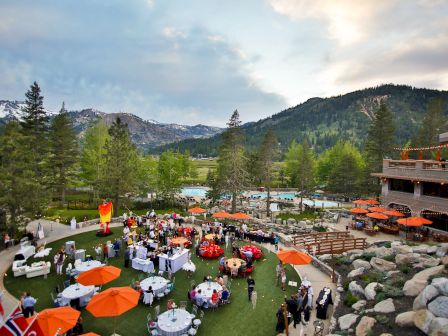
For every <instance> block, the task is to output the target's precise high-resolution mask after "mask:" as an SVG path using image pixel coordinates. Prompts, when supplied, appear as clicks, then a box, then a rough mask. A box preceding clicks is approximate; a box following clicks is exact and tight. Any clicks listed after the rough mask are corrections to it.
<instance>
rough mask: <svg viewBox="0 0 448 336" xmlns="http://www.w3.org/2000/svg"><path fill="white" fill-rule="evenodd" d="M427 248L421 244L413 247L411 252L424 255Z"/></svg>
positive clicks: (427, 246)
mask: <svg viewBox="0 0 448 336" xmlns="http://www.w3.org/2000/svg"><path fill="white" fill-rule="evenodd" d="M428 248H429V245H426V244H421V245H417V246H413V247H412V252H414V253H423V254H426V253H428Z"/></svg>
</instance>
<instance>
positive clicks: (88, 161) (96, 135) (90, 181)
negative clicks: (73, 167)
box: [80, 120, 110, 198]
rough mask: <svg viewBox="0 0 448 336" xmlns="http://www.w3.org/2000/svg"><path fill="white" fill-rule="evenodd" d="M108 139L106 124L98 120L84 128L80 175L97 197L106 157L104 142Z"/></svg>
mask: <svg viewBox="0 0 448 336" xmlns="http://www.w3.org/2000/svg"><path fill="white" fill-rule="evenodd" d="M109 139H110V135H109V131H108V128H107V125H106V124H105V123H104V121H102V120H100V121H98V122H97V123H95V124H93V125H92V126H91V127H89V128H88V129H87V130H86V133H85V135H84V142H83V149H82V153H81V162H80V163H81V177H82V178H83V179H84V181H85V183H87V185H88V186H91V187H92V189H93V192H94V197H95V198H98V192H99V189H100V185H101V179H102V173H103V167H104V165H105V159H106V148H105V145H106V142H107V141H108V140H109Z"/></svg>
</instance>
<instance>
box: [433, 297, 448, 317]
mask: <svg viewBox="0 0 448 336" xmlns="http://www.w3.org/2000/svg"><path fill="white" fill-rule="evenodd" d="M428 309H429V311H430V312H431V313H433V314H434V315H435V316H437V317H445V318H448V296H439V297H438V298H436V299H435V300H434V301H432V302H430V303H429V305H428Z"/></svg>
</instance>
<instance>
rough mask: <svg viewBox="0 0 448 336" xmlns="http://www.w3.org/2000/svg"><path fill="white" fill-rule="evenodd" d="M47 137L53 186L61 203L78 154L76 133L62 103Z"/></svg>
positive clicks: (63, 200) (63, 201) (72, 174)
mask: <svg viewBox="0 0 448 336" xmlns="http://www.w3.org/2000/svg"><path fill="white" fill-rule="evenodd" d="M49 139H50V152H51V156H50V157H51V169H52V171H53V178H52V181H53V186H54V187H55V189H56V190H57V191H58V194H59V196H60V201H61V203H62V204H63V203H65V191H66V188H67V185H68V183H69V181H70V179H71V178H72V177H73V176H74V173H75V171H74V169H73V168H74V165H75V163H76V162H77V156H78V141H77V138H76V133H75V130H74V128H73V124H72V122H71V120H70V118H69V117H68V115H67V110H66V109H65V104H64V103H62V107H61V110H60V111H59V114H58V115H56V116H55V117H54V118H53V120H52V121H51V125H50V135H49Z"/></svg>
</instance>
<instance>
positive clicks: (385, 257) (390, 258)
mask: <svg viewBox="0 0 448 336" xmlns="http://www.w3.org/2000/svg"><path fill="white" fill-rule="evenodd" d="M383 259H384V260H386V261H394V260H395V256H394V255H393V254H388V255H387V256H384V257H383Z"/></svg>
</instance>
